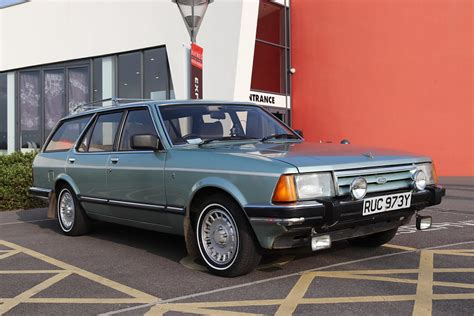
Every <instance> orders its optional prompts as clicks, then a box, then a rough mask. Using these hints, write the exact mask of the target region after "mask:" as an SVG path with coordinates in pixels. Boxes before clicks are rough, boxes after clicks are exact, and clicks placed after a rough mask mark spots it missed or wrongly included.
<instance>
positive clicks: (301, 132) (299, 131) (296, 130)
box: [295, 129, 303, 137]
mask: <svg viewBox="0 0 474 316" xmlns="http://www.w3.org/2000/svg"><path fill="white" fill-rule="evenodd" d="M295 133H296V134H298V135H299V136H301V137H303V131H302V130H300V129H295Z"/></svg>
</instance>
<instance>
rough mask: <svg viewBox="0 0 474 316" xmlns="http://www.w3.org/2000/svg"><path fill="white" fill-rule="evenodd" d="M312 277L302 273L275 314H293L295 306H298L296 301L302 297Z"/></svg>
mask: <svg viewBox="0 0 474 316" xmlns="http://www.w3.org/2000/svg"><path fill="white" fill-rule="evenodd" d="M313 280H314V277H313V276H312V275H311V274H303V275H302V276H301V277H300V278H299V280H298V282H296V284H295V286H293V288H292V289H291V291H290V293H289V294H288V296H287V297H286V298H285V300H284V302H283V303H282V304H281V305H280V307H279V308H278V310H277V312H276V313H275V314H276V315H290V314H293V313H294V311H295V309H296V307H297V306H298V301H299V300H300V299H301V298H303V296H304V294H305V293H306V291H307V290H308V288H309V286H310V285H311V283H312V282H313Z"/></svg>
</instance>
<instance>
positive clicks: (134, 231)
mask: <svg viewBox="0 0 474 316" xmlns="http://www.w3.org/2000/svg"><path fill="white" fill-rule="evenodd" d="M31 212H34V213H35V214H34V218H32V213H31ZM41 214H43V216H41V218H42V219H39V217H40V215H41ZM16 215H17V220H18V221H23V222H29V224H30V225H35V226H37V227H39V228H41V229H47V230H50V231H51V232H52V233H54V234H57V235H58V236H59V237H60V238H70V237H68V236H65V235H64V234H63V233H62V231H61V229H60V227H59V224H58V223H57V220H45V218H46V209H36V210H31V211H19V212H17V213H16ZM86 236H87V237H88V238H94V239H99V240H103V241H107V242H111V243H114V244H121V245H124V246H127V247H132V248H136V249H141V250H144V251H146V252H148V253H151V254H153V255H156V256H159V257H162V258H166V259H167V260H170V261H173V262H176V263H181V261H182V260H183V258H185V257H187V256H188V253H187V251H186V245H185V241H184V237H183V236H178V235H172V234H167V233H160V232H155V231H151V230H145V229H140V228H135V227H129V226H124V225H119V224H114V223H108V222H102V221H94V222H93V225H92V231H91V232H90V233H89V234H88V235H86ZM347 247H349V245H348V244H347V243H346V242H344V241H343V242H337V243H334V244H333V247H332V248H331V249H330V250H323V251H319V252H318V253H319V254H322V253H325V252H326V251H336V250H338V249H344V248H347ZM262 253H263V257H262V260H261V263H260V269H261V271H265V272H273V271H275V270H279V269H281V268H282V267H283V265H284V264H286V263H287V262H290V261H298V260H304V259H305V258H308V257H311V256H314V255H315V253H314V252H312V251H311V250H310V249H309V247H308V249H307V248H299V249H289V250H272V251H271V252H270V251H265V250H262ZM192 260H193V262H194V263H195V264H197V265H203V264H202V262H201V261H200V260H199V259H194V258H193V259H192ZM184 266H186V267H188V268H189V266H187V265H184ZM194 266H195V265H194Z"/></svg>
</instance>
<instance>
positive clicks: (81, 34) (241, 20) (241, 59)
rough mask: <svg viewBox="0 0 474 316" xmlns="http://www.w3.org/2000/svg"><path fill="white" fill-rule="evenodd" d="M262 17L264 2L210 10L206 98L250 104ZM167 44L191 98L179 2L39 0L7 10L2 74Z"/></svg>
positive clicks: (222, 1) (178, 83) (178, 82)
mask: <svg viewBox="0 0 474 316" xmlns="http://www.w3.org/2000/svg"><path fill="white" fill-rule="evenodd" d="M257 14H258V0H215V1H214V2H213V3H212V4H210V5H209V8H208V10H207V13H206V16H205V18H204V21H203V23H202V25H201V30H200V31H199V34H198V37H197V43H198V44H199V45H201V46H203V47H204V73H203V82H204V89H203V95H204V98H207V99H239V100H245V101H247V100H248V95H249V90H250V80H251V72H252V62H253V48H254V43H255V32H256V23H257ZM2 26H3V27H2ZM164 44H166V46H167V51H168V56H169V63H170V70H171V75H172V78H173V84H174V89H175V94H176V98H177V99H182V98H187V97H188V94H189V85H188V71H189V69H188V64H189V61H188V56H187V49H188V48H189V34H188V32H187V30H186V28H185V26H184V22H183V20H182V18H181V15H180V13H179V10H178V8H177V6H176V4H175V3H172V2H171V0H128V1H124V0H123V1H119V0H93V1H92V0H32V1H31V2H28V3H25V4H21V5H17V6H13V7H9V8H6V9H4V10H2V13H0V71H6V70H13V69H18V68H24V67H30V66H34V65H41V64H47V63H53V62H60V61H67V60H73V59H79V58H87V57H94V56H100V55H107V54H113V53H118V52H123V51H128V50H136V49H141V48H146V47H153V46H158V45H164Z"/></svg>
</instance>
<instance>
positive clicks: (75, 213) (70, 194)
mask: <svg viewBox="0 0 474 316" xmlns="http://www.w3.org/2000/svg"><path fill="white" fill-rule="evenodd" d="M58 192H59V193H58V197H57V202H56V214H57V216H58V222H59V227H60V228H61V230H62V232H63V233H64V234H66V235H69V236H79V235H84V234H87V233H88V232H90V229H91V220H90V219H89V217H87V215H86V213H85V211H84V209H83V208H82V206H81V204H80V203H79V200H78V199H77V196H76V194H75V193H74V191H73V190H72V189H71V187H70V186H68V185H64V186H62V187H60V188H59V189H58Z"/></svg>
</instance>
